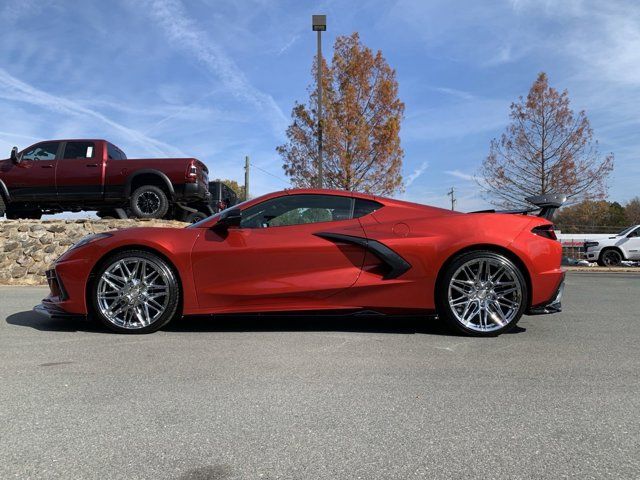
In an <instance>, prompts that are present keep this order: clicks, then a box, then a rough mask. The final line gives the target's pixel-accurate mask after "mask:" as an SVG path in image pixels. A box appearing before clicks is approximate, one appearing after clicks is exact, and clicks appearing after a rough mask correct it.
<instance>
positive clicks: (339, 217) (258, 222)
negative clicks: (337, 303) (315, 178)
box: [192, 194, 365, 311]
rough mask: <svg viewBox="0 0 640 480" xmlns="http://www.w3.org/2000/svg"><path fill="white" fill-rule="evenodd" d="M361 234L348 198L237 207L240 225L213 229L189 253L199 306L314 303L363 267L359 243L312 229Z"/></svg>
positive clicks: (291, 198) (286, 198)
mask: <svg viewBox="0 0 640 480" xmlns="http://www.w3.org/2000/svg"><path fill="white" fill-rule="evenodd" d="M319 232H336V233H344V234H348V235H351V236H358V237H364V231H363V229H362V227H361V226H360V222H359V221H358V219H356V218H353V198H351V197H347V196H336V195H308V194H300V195H283V196H281V197H277V198H272V199H269V200H266V201H265V202H262V203H260V204H257V205H253V206H251V207H249V208H247V209H245V210H244V211H243V212H242V220H241V224H240V227H239V228H229V229H228V230H227V231H226V232H224V231H222V232H221V231H217V230H216V229H215V228H213V229H210V230H207V231H206V232H204V234H203V235H201V236H200V238H199V239H198V241H197V242H196V244H195V246H194V249H193V252H192V263H193V274H194V279H195V284H196V289H197V294H198V300H199V303H200V307H202V308H209V309H212V310H218V311H220V310H224V309H228V310H232V311H243V310H261V309H263V310H277V309H279V308H282V309H300V310H304V309H314V308H323V305H329V304H330V303H329V302H330V301H329V300H327V299H328V298H329V297H331V296H332V295H335V294H336V293H339V292H342V291H344V290H345V289H347V288H349V287H350V286H352V285H353V284H354V283H355V282H356V280H357V279H358V276H359V275H360V271H361V269H362V264H363V261H364V255H365V252H364V250H363V249H362V248H361V247H358V246H356V245H350V244H341V243H336V242H333V241H330V240H327V239H325V238H321V237H318V236H316V235H314V234H315V233H319Z"/></svg>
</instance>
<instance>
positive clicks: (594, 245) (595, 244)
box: [584, 242, 600, 248]
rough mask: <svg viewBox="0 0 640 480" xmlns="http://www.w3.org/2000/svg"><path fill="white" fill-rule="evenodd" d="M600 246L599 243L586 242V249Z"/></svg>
mask: <svg viewBox="0 0 640 480" xmlns="http://www.w3.org/2000/svg"><path fill="white" fill-rule="evenodd" d="M598 245H600V244H599V243H598V242H584V248H589V247H597V246H598Z"/></svg>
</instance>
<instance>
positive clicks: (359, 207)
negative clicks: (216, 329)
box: [36, 190, 564, 335]
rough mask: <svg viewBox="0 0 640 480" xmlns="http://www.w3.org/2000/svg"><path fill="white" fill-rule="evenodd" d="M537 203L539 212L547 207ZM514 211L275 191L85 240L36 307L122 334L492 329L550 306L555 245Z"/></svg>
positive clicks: (558, 290)
mask: <svg viewBox="0 0 640 480" xmlns="http://www.w3.org/2000/svg"><path fill="white" fill-rule="evenodd" d="M534 201H535V199H534ZM538 206H542V213H543V217H544V216H547V217H550V215H549V213H550V212H553V210H554V209H555V208H556V207H557V206H559V203H558V202H555V200H554V199H551V200H549V199H548V198H542V199H538ZM523 213H524V214H523ZM527 213H528V212H526V211H524V212H510V213H497V212H493V211H486V212H476V213H459V212H453V211H450V210H443V209H440V208H434V207H429V206H425V205H419V204H415V203H409V202H405V201H399V200H391V199H387V198H380V197H377V196H373V195H366V194H360V193H352V192H344V191H335V190H287V191H282V192H277V193H272V194H269V195H265V196H262V197H260V198H256V199H253V200H249V201H247V202H245V203H242V204H240V205H236V206H235V207H233V208H230V209H227V210H225V211H223V212H220V213H218V214H217V215H214V216H212V217H209V218H207V219H205V220H202V221H201V222H199V223H196V224H193V225H191V226H189V227H187V228H184V229H172V228H132V229H128V230H120V231H114V232H110V233H101V234H97V235H93V236H90V237H87V238H85V239H83V240H81V241H80V242H78V243H77V244H76V245H74V246H73V247H72V248H71V249H70V250H69V251H68V252H66V253H65V254H64V255H62V257H60V258H59V259H58V261H57V262H56V264H55V267H54V268H53V269H52V270H50V271H49V272H48V274H47V278H48V281H49V285H50V288H51V293H50V295H49V296H48V297H47V298H46V299H44V300H43V303H42V304H41V305H39V306H38V307H36V309H37V310H38V311H40V312H41V313H45V314H47V315H49V316H66V315H83V316H87V315H88V316H91V317H94V318H96V319H98V320H100V321H101V322H102V323H103V324H104V325H106V326H107V327H109V328H110V329H112V330H115V331H117V332H122V333H147V332H153V331H155V330H158V329H159V328H161V327H162V326H163V325H165V324H166V323H167V322H169V321H170V320H172V319H174V318H179V317H181V316H183V315H211V314H224V313H247V312H284V311H289V312H290V311H299V312H303V311H315V312H318V311H321V312H329V311H332V312H343V313H354V312H355V313H357V312H360V313H363V312H364V313H367V312H372V313H373V312H375V313H384V314H425V313H426V314H437V315H438V316H439V317H440V318H442V319H444V320H445V321H446V322H448V323H449V324H450V325H451V326H452V327H454V328H456V329H457V330H459V331H462V332H464V333H467V334H471V335H496V334H498V333H502V332H505V331H507V330H509V329H511V328H513V327H514V326H515V325H516V323H517V322H518V320H520V317H521V316H522V315H523V314H524V313H528V314H533V313H553V312H557V311H560V298H561V295H562V289H563V281H564V273H563V271H562V270H561V269H560V260H561V252H562V249H561V246H560V243H559V242H558V241H557V240H556V238H555V233H554V230H553V225H552V223H551V222H550V221H548V220H547V219H545V218H543V217H540V216H532V215H528V214H527Z"/></svg>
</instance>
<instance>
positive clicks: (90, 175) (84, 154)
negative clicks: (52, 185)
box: [56, 141, 103, 201]
mask: <svg viewBox="0 0 640 480" xmlns="http://www.w3.org/2000/svg"><path fill="white" fill-rule="evenodd" d="M99 153H100V152H97V151H96V145H95V143H94V142H87V141H73V142H66V143H65V145H64V152H63V154H62V158H61V159H60V160H58V165H57V168H56V188H57V191H58V199H59V200H60V201H67V200H97V199H100V198H102V165H103V162H102V156H101V155H99Z"/></svg>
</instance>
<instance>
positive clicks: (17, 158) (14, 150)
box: [10, 147, 22, 165]
mask: <svg viewBox="0 0 640 480" xmlns="http://www.w3.org/2000/svg"><path fill="white" fill-rule="evenodd" d="M10 158H11V161H12V162H13V163H15V164H16V165H18V164H19V163H20V162H21V161H22V155H18V147H13V148H12V149H11V156H10Z"/></svg>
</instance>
